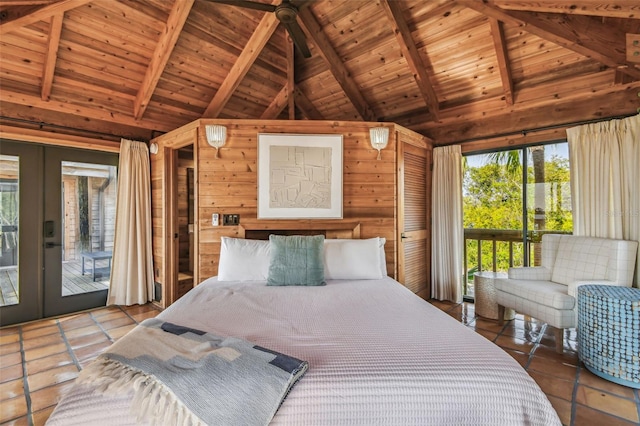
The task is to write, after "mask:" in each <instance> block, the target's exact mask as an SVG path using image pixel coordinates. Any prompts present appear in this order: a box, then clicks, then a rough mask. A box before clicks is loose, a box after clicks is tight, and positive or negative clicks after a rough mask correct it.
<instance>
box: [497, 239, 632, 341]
mask: <svg viewBox="0 0 640 426" xmlns="http://www.w3.org/2000/svg"><path fill="white" fill-rule="evenodd" d="M637 249H638V242H636V241H624V240H612V239H607V238H594V237H579V236H574V235H557V234H545V235H544V236H543V237H542V265H541V266H535V267H525V268H509V273H508V278H504V279H496V280H495V287H496V301H497V303H498V318H500V323H502V322H503V321H504V319H503V318H504V309H505V307H506V308H513V309H514V310H515V311H516V312H518V313H521V314H525V315H529V316H531V317H533V318H536V319H538V320H541V321H544V322H546V323H547V324H548V325H550V326H552V327H554V328H555V330H554V331H555V339H556V351H557V352H560V353H561V352H562V351H563V347H564V342H563V335H564V333H563V330H564V329H565V328H571V327H576V326H577V305H578V303H577V301H576V298H577V294H578V290H577V289H578V287H579V286H581V285H585V284H599V285H615V286H626V287H631V283H632V280H633V271H634V267H635V259H636V251H637Z"/></svg>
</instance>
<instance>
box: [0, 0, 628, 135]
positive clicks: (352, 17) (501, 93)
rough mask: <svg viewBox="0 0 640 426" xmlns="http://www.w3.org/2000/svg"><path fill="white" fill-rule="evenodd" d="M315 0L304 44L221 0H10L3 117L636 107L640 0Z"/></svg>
mask: <svg viewBox="0 0 640 426" xmlns="http://www.w3.org/2000/svg"><path fill="white" fill-rule="evenodd" d="M256 1H261V2H264V3H273V4H279V3H280V1H281V0H274V1H273V2H270V1H269V0H256ZM306 3H307V4H305V6H304V7H301V10H300V13H299V15H298V22H299V23H300V25H301V27H302V28H303V30H304V33H305V35H306V38H307V43H308V45H309V48H310V50H311V55H312V56H311V57H310V58H308V59H305V58H303V57H302V55H301V54H299V52H297V51H296V50H295V49H294V47H293V44H292V43H291V41H290V40H289V38H288V36H287V33H286V32H285V29H284V27H283V25H279V21H278V20H277V19H276V18H275V15H274V14H273V13H270V12H262V11H257V10H251V9H246V8H241V7H238V6H235V5H228V4H222V3H216V2H215V0H2V1H1V2H0V108H1V114H0V115H1V116H2V117H1V118H0V125H2V126H5V127H6V126H11V127H14V128H15V127H24V128H34V127H37V128H41V129H43V130H46V131H50V132H58V133H68V134H75V135H82V134H84V135H89V136H92V137H97V138H103V139H111V140H119V138H120V137H127V138H133V139H139V140H149V139H150V138H152V137H155V136H157V135H159V134H161V133H163V132H167V131H170V130H173V129H175V128H177V127H180V126H182V125H184V124H186V123H189V122H191V121H193V120H196V119H198V118H202V117H205V118H237V119H296V120H300V119H312V120H317V119H321V120H365V121H393V122H396V123H398V124H400V125H403V126H405V127H408V128H410V129H413V130H415V131H417V132H419V133H422V134H424V135H426V136H429V137H430V138H432V139H433V140H434V141H435V143H436V144H448V143H454V142H460V141H467V140H471V139H478V138H483V137H489V136H493V135H499V134H507V133H509V132H514V131H523V130H527V129H535V128H539V127H544V126H555V125H564V124H569V123H575V122H577V121H582V120H592V119H598V118H607V117H614V116H622V115H630V114H633V113H635V112H636V110H637V108H638V106H640V97H638V92H639V90H640V62H639V61H640V46H637V45H634V41H636V40H637V44H639V45H640V2H638V0H619V1H610V2H601V1H594V0H566V1H557V0H554V1H550V0H537V1H526V0H520V1H516V0H464V1H463V0H459V1H452V0H428V1H427V0H400V1H396V0H316V1H314V0H310V1H307V2H306ZM636 50H637V51H638V53H636V54H635V55H638V56H635V55H634V51H636ZM88 132H91V133H88Z"/></svg>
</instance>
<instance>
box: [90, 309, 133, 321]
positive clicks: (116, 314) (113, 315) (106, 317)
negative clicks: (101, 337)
mask: <svg viewBox="0 0 640 426" xmlns="http://www.w3.org/2000/svg"><path fill="white" fill-rule="evenodd" d="M121 318H129V315H127V314H126V313H124V312H123V311H121V310H120V309H118V310H117V311H112V312H107V313H105V314H103V315H95V314H94V315H93V319H94V320H96V321H97V322H99V323H100V324H104V323H105V322H108V321H112V320H117V319H121Z"/></svg>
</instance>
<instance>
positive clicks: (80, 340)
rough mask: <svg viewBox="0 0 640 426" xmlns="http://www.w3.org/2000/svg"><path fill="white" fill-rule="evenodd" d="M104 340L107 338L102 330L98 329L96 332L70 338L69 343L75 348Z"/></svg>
mask: <svg viewBox="0 0 640 426" xmlns="http://www.w3.org/2000/svg"><path fill="white" fill-rule="evenodd" d="M104 341H109V338H108V337H107V335H106V334H104V332H103V331H102V330H100V331H98V332H97V333H91V334H86V335H82V336H78V337H74V338H70V339H69V345H71V348H72V349H74V350H75V349H79V348H82V347H83V346H89V345H93V344H95V343H99V342H104Z"/></svg>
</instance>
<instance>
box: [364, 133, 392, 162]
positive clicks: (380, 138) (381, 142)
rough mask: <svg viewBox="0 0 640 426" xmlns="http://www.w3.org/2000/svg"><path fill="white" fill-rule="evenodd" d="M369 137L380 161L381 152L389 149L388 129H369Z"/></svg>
mask: <svg viewBox="0 0 640 426" xmlns="http://www.w3.org/2000/svg"><path fill="white" fill-rule="evenodd" d="M369 137H370V138H371V146H372V147H373V148H374V149H377V150H378V160H379V159H380V150H381V149H384V148H386V147H387V143H389V128H388V127H372V128H370V129H369Z"/></svg>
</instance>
